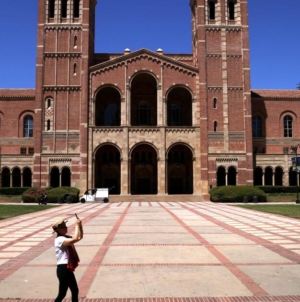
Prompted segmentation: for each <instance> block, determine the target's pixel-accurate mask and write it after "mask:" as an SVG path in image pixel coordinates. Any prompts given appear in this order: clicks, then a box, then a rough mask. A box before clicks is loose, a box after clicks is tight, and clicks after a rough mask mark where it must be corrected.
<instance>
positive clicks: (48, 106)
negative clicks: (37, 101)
mask: <svg viewBox="0 0 300 302" xmlns="http://www.w3.org/2000/svg"><path fill="white" fill-rule="evenodd" d="M51 101H52V100H51V99H50V98H48V99H47V109H49V108H51Z"/></svg>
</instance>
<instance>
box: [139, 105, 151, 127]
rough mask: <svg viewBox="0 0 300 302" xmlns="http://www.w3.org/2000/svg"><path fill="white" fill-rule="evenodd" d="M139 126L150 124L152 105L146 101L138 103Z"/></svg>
mask: <svg viewBox="0 0 300 302" xmlns="http://www.w3.org/2000/svg"><path fill="white" fill-rule="evenodd" d="M137 115H138V119H139V126H149V125H150V116H151V115H150V105H149V103H148V102H146V101H141V102H140V103H139V105H138V114H137Z"/></svg>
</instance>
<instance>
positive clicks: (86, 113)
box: [0, 0, 300, 200]
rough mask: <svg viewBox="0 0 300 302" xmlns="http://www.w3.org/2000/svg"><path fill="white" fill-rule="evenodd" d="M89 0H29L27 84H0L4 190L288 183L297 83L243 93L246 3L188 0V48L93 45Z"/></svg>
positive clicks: (160, 189) (190, 188) (167, 189)
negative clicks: (104, 49)
mask: <svg viewBox="0 0 300 302" xmlns="http://www.w3.org/2000/svg"><path fill="white" fill-rule="evenodd" d="M96 2H97V1H96V0H39V1H38V3H39V4H38V5H39V8H38V25H37V26H38V39H37V62H36V87H35V89H0V137H1V141H0V146H1V153H0V172H1V174H0V178H1V179H0V184H1V186H2V187H13V186H33V187H46V186H52V187H58V186H75V187H78V188H79V189H81V190H82V191H84V190H86V189H87V188H94V187H108V188H111V190H110V194H121V195H130V194H139V195H143V194H157V195H165V194H194V195H202V196H203V199H204V200H207V199H208V198H209V194H208V192H209V189H210V188H211V187H214V186H218V185H253V184H257V185H276V184H277V185H278V184H279V183H280V184H281V185H288V184H291V183H295V175H294V174H293V173H291V172H290V166H291V164H290V159H291V158H290V157H291V156H290V155H289V151H288V150H289V147H290V146H291V145H294V144H296V143H297V137H299V133H298V129H299V127H296V126H297V123H298V120H297V118H298V116H299V114H300V110H299V109H298V107H299V106H296V105H297V104H299V103H298V102H299V101H300V92H299V91H297V90H295V91H283V90H280V91H275V90H257V91H251V89H250V62H249V32H248V8H247V2H248V1H247V0H191V1H190V3H189V5H190V8H191V18H192V28H191V36H192V53H191V54H166V53H164V52H163V50H161V49H158V50H157V51H156V52H153V51H150V50H148V49H140V50H137V51H130V50H129V49H125V50H124V52H123V53H111V54H101V53H95V52H94V38H95V6H96ZM187 5H188V3H187ZM298 111H299V112H298Z"/></svg>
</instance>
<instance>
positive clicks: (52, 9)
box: [49, 0, 55, 18]
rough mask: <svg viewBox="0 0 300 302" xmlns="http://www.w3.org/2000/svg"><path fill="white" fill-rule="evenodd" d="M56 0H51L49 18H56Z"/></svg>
mask: <svg viewBox="0 0 300 302" xmlns="http://www.w3.org/2000/svg"><path fill="white" fill-rule="evenodd" d="M54 14H55V0H49V18H54Z"/></svg>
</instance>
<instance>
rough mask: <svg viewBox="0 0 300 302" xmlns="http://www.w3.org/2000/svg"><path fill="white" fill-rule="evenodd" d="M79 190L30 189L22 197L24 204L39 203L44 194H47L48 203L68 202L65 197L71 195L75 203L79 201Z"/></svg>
mask: <svg viewBox="0 0 300 302" xmlns="http://www.w3.org/2000/svg"><path fill="white" fill-rule="evenodd" d="M79 192H80V191H79V189H77V188H71V187H59V188H44V189H41V188H30V189H28V190H27V191H25V192H24V194H23V195H22V200H23V202H24V203H37V202H38V200H39V198H40V197H41V196H42V194H43V193H46V194H47V199H46V202H47V203H58V202H66V200H64V196H65V195H66V194H67V195H70V196H71V202H72V203H75V202H78V200H79Z"/></svg>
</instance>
